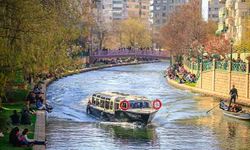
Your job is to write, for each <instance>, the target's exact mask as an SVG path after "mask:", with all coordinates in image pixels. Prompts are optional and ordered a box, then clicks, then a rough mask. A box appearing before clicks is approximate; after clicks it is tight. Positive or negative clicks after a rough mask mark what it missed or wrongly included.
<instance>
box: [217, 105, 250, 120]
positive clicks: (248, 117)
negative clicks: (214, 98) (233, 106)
mask: <svg viewBox="0 0 250 150" xmlns="http://www.w3.org/2000/svg"><path fill="white" fill-rule="evenodd" d="M220 108H221V109H222V110H223V114H224V115H225V116H228V117H233V118H237V119H241V120H250V113H246V112H245V111H239V112H232V111H229V110H228V106H227V105H226V104H225V103H224V102H223V101H221V102H220Z"/></svg>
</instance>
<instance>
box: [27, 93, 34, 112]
mask: <svg viewBox="0 0 250 150" xmlns="http://www.w3.org/2000/svg"><path fill="white" fill-rule="evenodd" d="M26 102H27V106H28V108H29V109H30V105H31V104H35V102H36V94H35V93H34V92H33V91H31V92H29V94H28V96H27V98H26Z"/></svg>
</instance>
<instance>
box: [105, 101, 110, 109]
mask: <svg viewBox="0 0 250 150" xmlns="http://www.w3.org/2000/svg"><path fill="white" fill-rule="evenodd" d="M105 109H109V101H106V102H105Z"/></svg>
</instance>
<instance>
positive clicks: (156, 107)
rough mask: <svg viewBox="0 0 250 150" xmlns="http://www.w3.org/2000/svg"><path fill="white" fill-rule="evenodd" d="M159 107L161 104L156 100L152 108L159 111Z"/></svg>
mask: <svg viewBox="0 0 250 150" xmlns="http://www.w3.org/2000/svg"><path fill="white" fill-rule="evenodd" d="M161 106H162V103H161V101H160V100H159V99H156V100H154V101H153V108H154V109H155V110H159V109H160V108H161Z"/></svg>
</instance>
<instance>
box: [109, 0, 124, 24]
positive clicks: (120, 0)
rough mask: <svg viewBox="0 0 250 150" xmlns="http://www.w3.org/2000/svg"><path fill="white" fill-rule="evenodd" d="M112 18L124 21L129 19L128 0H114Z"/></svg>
mask: <svg viewBox="0 0 250 150" xmlns="http://www.w3.org/2000/svg"><path fill="white" fill-rule="evenodd" d="M112 3H113V5H112V16H113V20H123V19H126V18H127V17H128V12H127V1H126V0H112Z"/></svg>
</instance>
